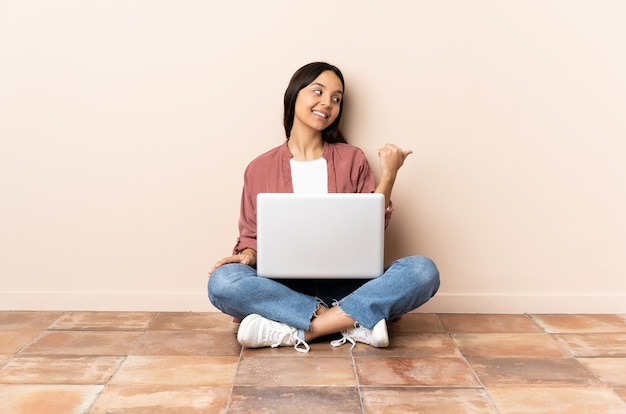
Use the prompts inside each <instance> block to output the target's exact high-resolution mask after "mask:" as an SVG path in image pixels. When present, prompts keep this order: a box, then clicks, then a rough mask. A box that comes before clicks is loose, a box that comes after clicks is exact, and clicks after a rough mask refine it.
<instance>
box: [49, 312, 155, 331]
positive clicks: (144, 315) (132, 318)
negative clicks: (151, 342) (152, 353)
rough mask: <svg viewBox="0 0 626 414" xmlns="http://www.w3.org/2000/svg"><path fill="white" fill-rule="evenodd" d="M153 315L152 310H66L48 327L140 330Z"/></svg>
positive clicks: (56, 328) (148, 322) (89, 329)
mask: <svg viewBox="0 0 626 414" xmlns="http://www.w3.org/2000/svg"><path fill="white" fill-rule="evenodd" d="M155 315H156V313H153V312H67V313H65V314H63V315H62V316H61V317H60V318H58V319H57V320H56V322H54V323H53V324H52V325H50V328H48V329H55V330H64V331H69V330H86V331H109V330H110V331H141V330H145V329H146V328H148V326H149V325H150V322H152V320H153V319H154V317H155Z"/></svg>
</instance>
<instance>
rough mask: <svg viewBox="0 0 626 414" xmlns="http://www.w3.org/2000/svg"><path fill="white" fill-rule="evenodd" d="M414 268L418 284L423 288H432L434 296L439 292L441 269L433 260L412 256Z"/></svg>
mask: <svg viewBox="0 0 626 414" xmlns="http://www.w3.org/2000/svg"><path fill="white" fill-rule="evenodd" d="M409 259H411V261H412V267H413V269H414V271H415V273H414V274H415V277H416V279H417V280H418V283H419V284H420V285H421V286H423V287H430V289H431V291H432V294H433V295H434V294H435V293H436V292H437V290H439V285H440V283H441V282H440V280H439V269H437V265H436V264H435V262H433V260H432V259H430V258H428V257H426V256H412V257H410V258H409Z"/></svg>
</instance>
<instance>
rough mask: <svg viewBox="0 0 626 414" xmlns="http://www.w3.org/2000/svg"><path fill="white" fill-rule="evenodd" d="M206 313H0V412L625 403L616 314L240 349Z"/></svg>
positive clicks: (465, 409) (452, 409)
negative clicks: (301, 348)
mask: <svg viewBox="0 0 626 414" xmlns="http://www.w3.org/2000/svg"><path fill="white" fill-rule="evenodd" d="M236 329H237V325H235V324H233V323H232V322H231V319H230V318H229V317H227V316H225V315H222V314H218V313H144V312H130V313H129V312H111V313H106V312H0V412H2V413H10V414H17V413H28V414H33V413H37V414H46V413H55V414H56V413H94V414H96V413H98V414H103V413H110V414H113V413H150V414H155V413H177V414H179V413H183V414H186V413H255V414H256V413H272V414H275V413H291V412H298V413H403V414H404V413H411V412H415V413H417V412H419V413H437V414H442V413H444V414H445V413H454V414H458V413H481V414H482V413H507V414H508V413H523V414H529V413H551V414H552V413H568V414H576V413H593V414H595V413H602V414H609V413H622V414H623V413H626V315H485V314H476V315H475V314H418V313H415V314H409V315H406V316H405V317H404V318H403V319H402V320H401V321H400V322H397V323H395V324H392V325H390V327H389V331H390V337H391V346H390V347H389V348H386V349H375V348H372V347H369V346H367V345H364V344H357V346H356V347H355V348H354V349H353V350H352V351H350V347H349V346H348V345H344V346H343V347H340V348H333V347H331V346H329V344H328V342H318V343H314V344H312V347H311V352H310V353H308V354H301V353H298V352H295V351H294V350H293V349H291V348H277V349H258V350H249V349H244V350H242V349H241V347H240V346H239V344H238V343H237V340H236V337H235V332H236Z"/></svg>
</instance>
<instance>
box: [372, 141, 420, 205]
mask: <svg viewBox="0 0 626 414" xmlns="http://www.w3.org/2000/svg"><path fill="white" fill-rule="evenodd" d="M412 153H413V151H411V150H403V149H402V148H400V147H398V146H397V145H393V144H386V145H385V146H384V147H382V148H381V149H379V150H378V157H379V158H380V170H381V174H380V181H379V183H378V186H377V187H376V191H374V192H375V193H381V194H384V195H385V205H386V206H388V205H389V203H390V201H391V190H392V189H393V184H394V183H395V181H396V176H397V175H398V170H399V169H400V167H402V164H404V160H406V157H408V156H409V154H412Z"/></svg>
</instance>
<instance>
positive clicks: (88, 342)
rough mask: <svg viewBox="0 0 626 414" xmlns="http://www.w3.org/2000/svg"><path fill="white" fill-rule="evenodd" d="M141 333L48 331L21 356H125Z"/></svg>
mask: <svg viewBox="0 0 626 414" xmlns="http://www.w3.org/2000/svg"><path fill="white" fill-rule="evenodd" d="M141 334H142V333H141V332H114V331H102V332H99V331H93V332H91V331H48V332H46V333H44V334H43V335H42V336H41V337H39V338H38V339H37V341H35V342H33V343H32V344H31V345H29V346H28V347H26V348H25V349H24V350H23V351H22V354H26V355H28V354H52V355H127V354H128V352H130V350H131V349H132V347H133V346H134V345H135V344H136V343H137V340H138V339H139V338H140V336H141Z"/></svg>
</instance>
